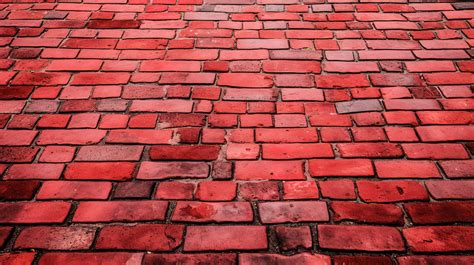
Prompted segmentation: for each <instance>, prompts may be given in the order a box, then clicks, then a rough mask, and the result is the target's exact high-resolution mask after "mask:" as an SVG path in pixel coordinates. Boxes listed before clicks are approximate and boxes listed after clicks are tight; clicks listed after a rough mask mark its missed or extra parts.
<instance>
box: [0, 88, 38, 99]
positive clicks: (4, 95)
mask: <svg viewBox="0 0 474 265" xmlns="http://www.w3.org/2000/svg"><path fill="white" fill-rule="evenodd" d="M31 92H33V87H32V86H0V99H27V98H28V96H29V95H30V94H31Z"/></svg>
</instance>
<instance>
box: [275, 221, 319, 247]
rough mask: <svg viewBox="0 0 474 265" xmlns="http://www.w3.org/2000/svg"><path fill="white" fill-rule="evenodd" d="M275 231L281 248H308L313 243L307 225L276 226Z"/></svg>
mask: <svg viewBox="0 0 474 265" xmlns="http://www.w3.org/2000/svg"><path fill="white" fill-rule="evenodd" d="M275 232H276V236H277V239H278V242H279V245H280V248H281V249H282V250H296V249H298V248H299V247H301V248H305V249H309V248H311V247H312V245H313V242H312V239H311V230H310V228H309V226H297V227H286V226H278V227H276V228H275Z"/></svg>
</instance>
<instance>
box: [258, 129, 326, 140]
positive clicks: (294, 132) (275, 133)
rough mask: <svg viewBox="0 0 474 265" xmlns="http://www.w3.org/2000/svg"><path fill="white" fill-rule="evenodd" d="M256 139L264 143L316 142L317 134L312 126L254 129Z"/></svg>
mask: <svg viewBox="0 0 474 265" xmlns="http://www.w3.org/2000/svg"><path fill="white" fill-rule="evenodd" d="M256 141H257V142H265V143H307V142H317V141H318V134H317V132H316V130H315V129H312V128H291V129H256Z"/></svg>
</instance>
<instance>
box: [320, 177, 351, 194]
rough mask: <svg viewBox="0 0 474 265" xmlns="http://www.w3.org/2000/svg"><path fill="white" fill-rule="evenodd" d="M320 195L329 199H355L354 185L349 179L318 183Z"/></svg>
mask: <svg viewBox="0 0 474 265" xmlns="http://www.w3.org/2000/svg"><path fill="white" fill-rule="evenodd" d="M319 188H320V189H321V195H322V196H323V197H326V198H330V199H355V198H356V197H357V196H356V194H355V188H354V183H353V182H352V180H349V179H342V180H326V181H319Z"/></svg>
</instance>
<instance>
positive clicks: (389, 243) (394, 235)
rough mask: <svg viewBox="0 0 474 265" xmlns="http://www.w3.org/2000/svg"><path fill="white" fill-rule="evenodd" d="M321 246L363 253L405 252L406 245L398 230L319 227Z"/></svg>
mask: <svg viewBox="0 0 474 265" xmlns="http://www.w3.org/2000/svg"><path fill="white" fill-rule="evenodd" d="M318 239H319V245H320V247H321V248H323V249H335V250H362V251H403V250H405V247H404V243H403V240H402V237H401V235H400V232H399V231H398V230H397V229H396V228H392V227H382V226H349V225H319V226H318Z"/></svg>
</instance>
